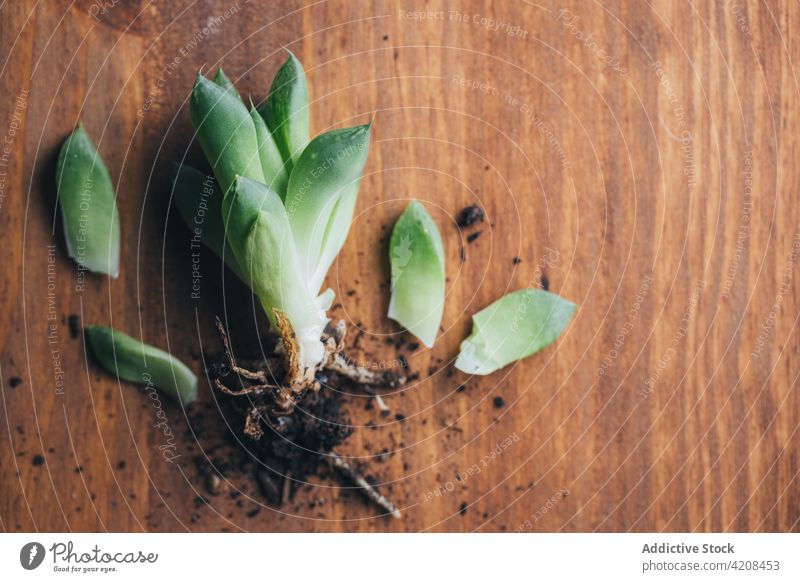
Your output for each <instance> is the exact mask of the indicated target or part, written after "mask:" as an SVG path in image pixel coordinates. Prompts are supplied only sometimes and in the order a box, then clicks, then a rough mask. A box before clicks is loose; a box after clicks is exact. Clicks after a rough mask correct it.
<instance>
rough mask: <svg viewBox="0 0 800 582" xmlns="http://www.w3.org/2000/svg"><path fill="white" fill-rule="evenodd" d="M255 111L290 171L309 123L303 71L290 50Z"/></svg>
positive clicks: (306, 90)
mask: <svg viewBox="0 0 800 582" xmlns="http://www.w3.org/2000/svg"><path fill="white" fill-rule="evenodd" d="M258 111H259V113H260V114H261V116H262V117H263V118H264V121H265V122H266V123H267V127H269V129H270V131H271V132H272V135H273V137H274V138H275V143H276V144H277V146H278V149H279V150H280V152H281V155H282V156H283V161H284V162H285V163H286V167H287V171H288V172H289V173H291V172H292V167H293V165H294V163H295V162H297V159H298V158H299V157H300V154H301V153H302V152H303V150H304V149H305V147H306V145H307V144H308V140H309V139H310V127H311V120H310V110H309V105H308V81H307V80H306V73H305V71H304V70H303V65H302V64H300V61H298V60H297V59H296V58H295V56H294V55H293V54H292V53H291V52H289V57H288V58H287V59H286V62H284V63H283V65H282V66H281V68H280V69H278V72H277V73H276V74H275V78H274V79H273V81H272V86H271V87H270V90H269V97H268V98H267V100H266V102H264V103H263V104H262V105H260V106H259V107H258Z"/></svg>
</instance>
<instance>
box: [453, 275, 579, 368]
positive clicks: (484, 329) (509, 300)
mask: <svg viewBox="0 0 800 582" xmlns="http://www.w3.org/2000/svg"><path fill="white" fill-rule="evenodd" d="M576 309H577V306H576V305H575V304H574V303H572V302H570V301H567V300H566V299H562V298H561V297H559V296H558V295H555V294H553V293H549V292H547V291H543V290H541V289H521V290H519V291H515V292H513V293H509V294H508V295H505V296H504V297H501V298H500V299H498V300H497V301H495V302H494V303H492V304H491V305H490V306H488V307H487V308H485V309H483V310H481V311H479V312H478V313H476V314H475V315H474V316H473V317H472V320H473V327H472V334H471V335H470V336H469V337H468V338H467V339H465V340H464V341H463V342H461V348H460V353H459V354H458V358H457V359H456V363H455V366H456V368H458V369H459V370H461V371H462V372H466V373H467V374H477V375H485V374H490V373H492V372H494V371H495V370H499V369H500V368H502V367H503V366H506V365H508V364H510V363H511V362H515V361H517V360H521V359H522V358H525V357H528V356H530V355H532V354H534V353H536V352H538V351H539V350H541V349H542V348H544V347H546V346H548V345H550V344H551V343H553V342H554V341H555V340H556V339H558V337H559V336H560V335H561V333H562V332H563V331H564V329H565V328H566V327H567V324H569V322H570V320H571V319H572V316H573V315H574V314H575V310H576Z"/></svg>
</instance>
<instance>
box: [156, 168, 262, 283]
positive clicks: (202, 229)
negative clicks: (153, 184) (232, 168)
mask: <svg viewBox="0 0 800 582" xmlns="http://www.w3.org/2000/svg"><path fill="white" fill-rule="evenodd" d="M171 171H172V192H173V196H174V200H175V205H176V206H177V207H178V213H179V214H180V215H181V218H183V221H184V222H185V223H186V226H188V227H189V230H191V231H192V234H193V235H194V236H195V237H199V240H200V242H201V243H203V244H204V245H205V246H207V247H208V248H209V249H211V250H212V251H214V253H215V254H216V255H217V256H218V257H219V258H221V259H222V260H223V261H225V264H226V265H227V266H228V268H229V269H230V270H231V271H233V272H234V273H235V274H236V276H237V277H239V278H240V279H241V280H242V281H245V282H247V280H248V279H249V277H245V275H244V274H243V273H242V270H241V269H240V268H239V265H238V263H237V262H236V257H235V256H234V254H233V251H232V250H231V248H230V246H229V245H228V243H227V241H226V240H225V225H224V223H223V222H222V192H220V190H219V186H217V181H216V180H215V179H214V176H209V175H207V174H204V173H203V172H201V171H200V170H196V169H195V168H192V167H191V166H188V165H186V164H177V163H175V162H173V163H172V167H171Z"/></svg>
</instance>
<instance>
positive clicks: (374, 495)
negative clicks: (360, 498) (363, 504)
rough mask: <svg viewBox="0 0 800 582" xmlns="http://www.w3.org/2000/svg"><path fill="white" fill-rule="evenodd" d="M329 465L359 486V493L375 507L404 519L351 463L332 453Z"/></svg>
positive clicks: (329, 456)
mask: <svg viewBox="0 0 800 582" xmlns="http://www.w3.org/2000/svg"><path fill="white" fill-rule="evenodd" d="M328 463H330V465H331V467H333V468H334V469H336V470H337V471H339V472H340V473H341V474H342V475H344V476H345V477H347V479H348V480H350V481H351V482H352V483H353V484H354V485H357V486H358V488H359V491H361V492H362V493H363V494H364V496H365V497H366V498H367V499H369V500H370V501H372V502H373V503H374V504H375V505H377V506H379V507H381V508H383V509H385V510H386V511H387V512H388V513H389V515H391V516H392V517H394V518H396V519H399V518H401V517H402V514H401V513H400V510H399V509H397V506H396V505H395V504H394V503H392V502H391V501H389V500H388V499H386V497H384V496H383V495H382V494H381V493H380V492H379V491H378V490H377V489H376V488H375V487H373V486H372V485H370V484H369V482H368V481H367V480H366V479H365V478H364V477H363V476H362V475H361V474H360V473H358V472H357V471H356V470H355V469H353V467H351V466H350V463H348V462H347V461H345V460H344V459H343V458H342V457H341V456H340V455H338V454H336V453H333V452H331V453H330V454H329V455H328Z"/></svg>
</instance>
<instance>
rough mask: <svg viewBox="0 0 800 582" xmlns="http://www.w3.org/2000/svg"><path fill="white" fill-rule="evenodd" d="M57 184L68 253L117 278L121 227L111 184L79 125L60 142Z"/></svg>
mask: <svg viewBox="0 0 800 582" xmlns="http://www.w3.org/2000/svg"><path fill="white" fill-rule="evenodd" d="M56 184H57V187H58V203H59V206H60V207H61V216H62V218H63V220H64V234H65V236H66V241H67V252H68V253H69V256H70V257H72V258H73V259H74V260H75V262H77V263H78V264H79V265H81V266H82V267H85V268H86V269H89V270H90V271H94V272H96V273H105V274H107V275H110V276H112V277H115V278H116V277H117V276H118V275H119V247H120V234H119V230H120V229H119V213H118V212H117V203H116V200H115V197H114V186H113V184H112V182H111V176H110V175H109V173H108V169H107V168H106V165H105V164H104V163H103V160H102V159H101V158H100V154H98V153H97V150H96V149H95V148H94V145H93V144H92V140H91V139H90V138H89V135H88V134H87V133H86V130H84V128H83V126H82V125H79V126H78V127H77V128H76V129H75V131H73V132H72V134H71V135H70V136H69V137H68V138H67V139H66V141H65V142H64V145H62V146H61V152H60V154H59V156H58V164H57V166H56Z"/></svg>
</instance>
